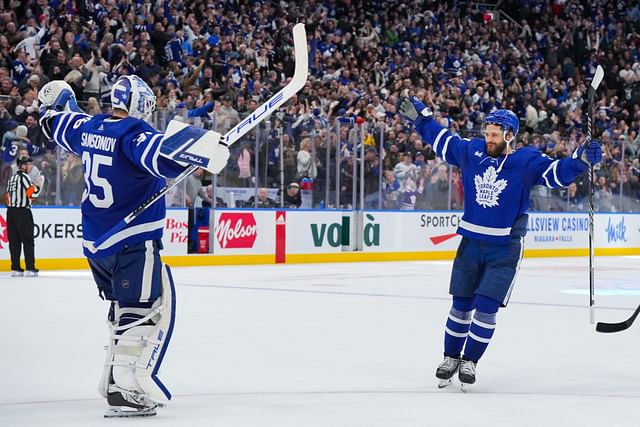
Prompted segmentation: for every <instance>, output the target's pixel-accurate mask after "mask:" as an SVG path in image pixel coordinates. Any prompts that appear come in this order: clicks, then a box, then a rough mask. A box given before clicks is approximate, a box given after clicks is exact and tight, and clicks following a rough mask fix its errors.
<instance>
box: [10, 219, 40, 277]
mask: <svg viewBox="0 0 640 427" xmlns="http://www.w3.org/2000/svg"><path fill="white" fill-rule="evenodd" d="M7 234H8V237H9V253H10V254H11V270H12V271H22V268H20V252H21V250H22V247H23V246H24V261H25V264H26V267H27V270H30V271H35V269H36V266H35V257H34V253H33V214H32V213H31V209H29V208H7Z"/></svg>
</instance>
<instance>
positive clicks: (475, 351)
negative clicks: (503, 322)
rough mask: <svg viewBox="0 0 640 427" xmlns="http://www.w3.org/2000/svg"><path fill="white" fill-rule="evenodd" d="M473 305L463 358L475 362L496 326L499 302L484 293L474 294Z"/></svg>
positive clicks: (482, 352)
mask: <svg viewBox="0 0 640 427" xmlns="http://www.w3.org/2000/svg"><path fill="white" fill-rule="evenodd" d="M474 306H475V310H476V311H475V313H474V314H473V320H472V321H471V327H470V328H469V337H468V338H467V343H466V346H465V348H464V358H465V359H467V360H471V361H473V362H476V363H477V362H478V360H480V358H481V357H482V355H483V354H484V352H485V350H486V349H487V346H488V345H489V342H490V341H491V337H492V336H493V331H494V330H495V328H496V313H497V312H498V308H500V303H499V302H498V301H496V300H494V299H492V298H489V297H485V296H484V295H476V298H475V304H474Z"/></svg>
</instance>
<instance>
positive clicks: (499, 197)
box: [416, 120, 588, 243]
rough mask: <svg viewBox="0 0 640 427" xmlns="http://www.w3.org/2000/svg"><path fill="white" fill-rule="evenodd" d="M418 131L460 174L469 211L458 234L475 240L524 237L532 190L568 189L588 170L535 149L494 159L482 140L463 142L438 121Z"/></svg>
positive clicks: (419, 126) (419, 125) (580, 163)
mask: <svg viewBox="0 0 640 427" xmlns="http://www.w3.org/2000/svg"><path fill="white" fill-rule="evenodd" d="M416 129H417V130H418V132H420V135H421V136H422V139H423V140H424V141H425V142H428V143H430V144H432V146H433V149H434V151H435V152H436V154H437V155H438V157H440V158H441V159H442V160H444V161H445V162H447V163H449V164H452V165H454V166H457V167H459V168H460V170H461V172H462V182H463V186H464V207H465V208H464V214H463V216H462V220H461V221H460V223H459V224H458V233H459V234H461V235H463V236H466V237H469V238H473V239H478V240H483V241H488V242H495V243H504V242H507V241H509V239H510V238H511V236H512V235H524V233H525V229H524V227H525V226H526V224H521V223H520V222H518V223H517V224H516V221H517V220H518V219H519V218H521V217H522V215H523V214H524V213H525V212H526V211H527V209H528V208H529V194H530V192H531V187H533V186H534V185H545V186H547V187H550V188H556V187H565V186H567V185H569V184H570V183H571V182H573V180H575V179H576V178H577V177H578V175H580V174H582V173H583V172H585V171H586V170H587V168H588V166H587V164H586V163H585V162H583V161H582V160H579V159H572V158H564V159H560V160H554V159H552V158H550V157H549V156H547V155H545V154H543V153H542V152H541V151H540V150H537V149H535V148H532V147H524V148H520V149H518V150H515V151H513V152H511V153H510V154H508V155H503V156H499V157H497V158H493V157H491V156H489V155H488V154H487V152H486V147H485V140H484V139H483V138H473V139H463V138H460V137H458V136H456V135H453V134H451V133H450V132H449V130H447V129H446V128H444V127H442V126H441V125H440V124H439V123H437V121H436V120H421V121H420V122H419V123H417V126H416ZM514 226H517V228H518V230H513V228H514Z"/></svg>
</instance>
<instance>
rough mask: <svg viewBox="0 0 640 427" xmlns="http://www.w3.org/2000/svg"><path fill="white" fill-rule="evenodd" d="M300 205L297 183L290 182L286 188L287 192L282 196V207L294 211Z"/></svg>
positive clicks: (300, 198)
mask: <svg viewBox="0 0 640 427" xmlns="http://www.w3.org/2000/svg"><path fill="white" fill-rule="evenodd" d="M301 204H302V197H301V196H300V185H299V184H298V183H297V182H292V183H290V184H289V185H288V186H287V191H286V193H285V195H284V207H285V208H290V209H294V208H299V207H300V205H301Z"/></svg>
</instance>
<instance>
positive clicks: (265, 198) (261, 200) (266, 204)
mask: <svg viewBox="0 0 640 427" xmlns="http://www.w3.org/2000/svg"><path fill="white" fill-rule="evenodd" d="M246 205H247V206H250V207H256V208H276V207H278V204H277V203H276V202H275V201H274V200H273V199H271V198H269V190H267V188H266V187H261V188H259V189H258V199H257V202H256V198H255V196H251V197H249V199H248V200H247V202H246Z"/></svg>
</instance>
